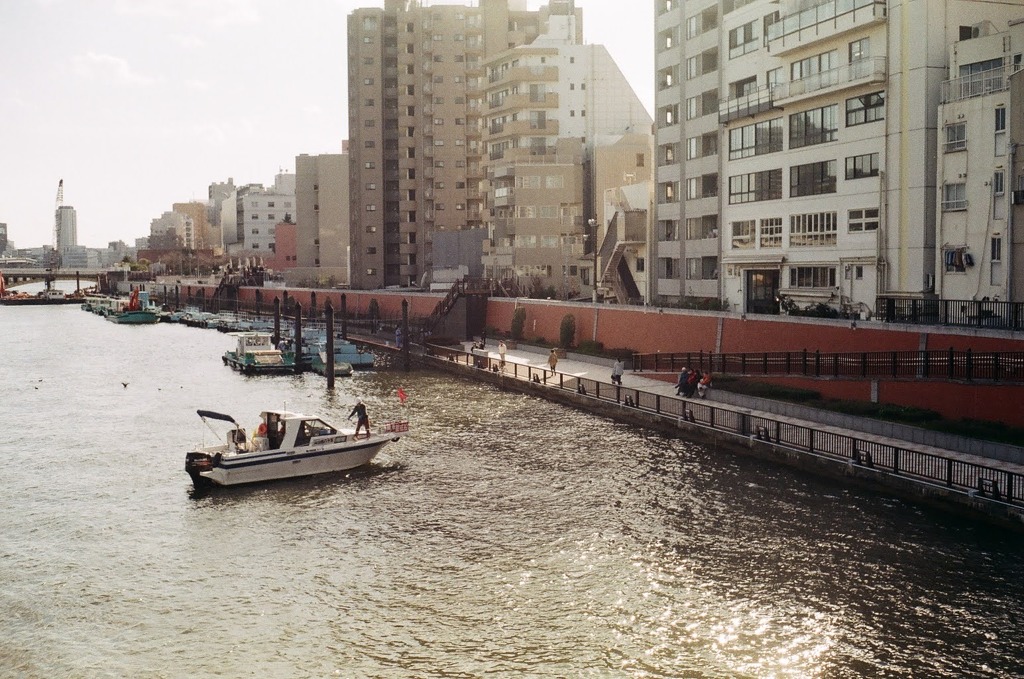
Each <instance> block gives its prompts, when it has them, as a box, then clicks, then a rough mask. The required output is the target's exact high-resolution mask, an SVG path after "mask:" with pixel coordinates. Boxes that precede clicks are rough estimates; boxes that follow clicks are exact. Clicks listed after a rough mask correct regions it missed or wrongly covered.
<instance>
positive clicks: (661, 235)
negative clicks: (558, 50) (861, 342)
mask: <svg viewBox="0 0 1024 679" xmlns="http://www.w3.org/2000/svg"><path fill="white" fill-rule="evenodd" d="M657 7H658V12H657V15H656V18H655V23H656V27H655V35H656V44H655V50H656V54H655V59H656V78H657V80H656V84H657V93H656V107H657V114H656V119H657V122H656V125H657V133H656V135H657V140H656V143H657V162H658V167H657V207H656V211H657V222H656V229H655V231H656V243H655V246H656V248H657V251H658V252H657V263H656V271H655V275H656V276H657V281H656V289H657V292H658V295H659V297H661V298H663V299H665V300H681V299H683V298H687V297H714V296H718V297H719V298H720V299H722V300H723V301H725V302H726V303H727V304H728V308H729V309H731V310H734V311H744V312H754V313H777V312H778V311H779V309H780V307H781V308H785V307H786V306H790V305H795V306H798V307H809V306H813V305H816V304H823V305H828V306H830V307H832V308H833V309H836V310H839V311H842V312H845V313H849V314H853V315H857V314H871V313H874V312H875V303H876V299H877V298H878V297H880V296H904V297H911V298H913V297H917V298H921V297H925V296H928V295H930V294H931V293H932V286H933V284H934V280H935V279H934V275H935V267H936V252H937V244H936V242H935V241H936V229H935V224H936V208H937V205H938V200H937V191H938V187H937V179H936V177H937V169H938V164H937V159H936V155H937V154H936V149H937V143H938V135H939V134H940V131H941V125H940V122H939V120H938V110H939V103H940V100H939V93H940V89H941V87H940V86H941V84H942V82H943V81H944V80H946V79H947V61H948V47H949V46H950V45H951V44H952V43H953V42H955V41H957V40H958V39H960V37H961V35H967V36H971V35H976V34H979V33H980V32H982V28H981V25H980V24H979V23H978V22H979V21H981V20H982V18H984V19H986V20H987V21H989V22H992V23H993V24H994V25H1002V26H1005V25H1006V24H1007V21H1008V20H1010V19H1013V18H1018V17H1019V15H1020V14H1021V10H1022V8H1021V6H1020V5H1019V4H1017V3H998V4H994V3H989V2H981V1H978V0H929V1H928V2H919V1H913V0H888V2H886V1H885V0H782V1H781V2H775V1H771V0H659V1H658V5H657ZM983 23H984V22H983ZM712 256H717V257H718V259H719V264H718V267H717V269H716V270H714V271H710V270H709V269H710V267H708V266H707V261H708V260H707V258H708V257H712Z"/></svg>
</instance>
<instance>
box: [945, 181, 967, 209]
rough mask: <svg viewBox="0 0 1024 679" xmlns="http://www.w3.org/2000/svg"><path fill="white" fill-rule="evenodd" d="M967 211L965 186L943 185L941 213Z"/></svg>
mask: <svg viewBox="0 0 1024 679" xmlns="http://www.w3.org/2000/svg"><path fill="white" fill-rule="evenodd" d="M966 209H967V184H966V183H964V182H959V183H957V184H943V186H942V211H943V212H953V211H955V210H966Z"/></svg>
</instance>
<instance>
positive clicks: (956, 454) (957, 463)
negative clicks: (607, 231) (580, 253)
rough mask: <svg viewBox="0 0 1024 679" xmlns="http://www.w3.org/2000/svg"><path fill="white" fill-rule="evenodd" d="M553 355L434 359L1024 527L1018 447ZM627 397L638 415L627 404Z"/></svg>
mask: <svg viewBox="0 0 1024 679" xmlns="http://www.w3.org/2000/svg"><path fill="white" fill-rule="evenodd" d="M392 348H393V347H392ZM547 351H548V349H547V348H544V347H529V346H527V347H522V346H518V347H517V348H516V349H509V350H507V351H506V354H505V362H506V364H505V366H504V369H503V370H501V371H499V372H498V373H497V374H496V373H494V372H493V368H495V367H496V366H498V364H499V360H500V356H499V354H498V347H497V341H494V340H492V341H490V342H488V343H487V345H486V349H483V350H481V349H474V348H473V343H472V342H463V343H462V344H461V345H457V346H456V347H452V348H451V350H450V351H437V352H433V353H434V355H435V356H437V357H439V358H442V359H446V361H447V362H449V363H450V362H456V363H458V364H461V365H463V366H465V367H466V368H467V369H469V368H477V369H476V370H471V371H470V372H472V373H476V374H479V375H486V376H488V377H491V376H496V375H500V376H501V378H502V379H504V378H507V377H510V376H511V377H514V378H517V381H522V382H524V383H526V384H528V385H529V387H530V389H532V390H538V389H539V390H540V392H538V393H540V394H541V395H554V394H555V393H557V394H558V396H559V397H560V399H559V400H565V399H566V397H568V398H569V399H571V402H573V403H576V404H579V405H582V406H586V405H587V403H588V402H589V403H592V404H593V405H594V406H595V408H594V409H595V410H596V411H597V412H602V413H604V414H611V415H612V416H618V417H621V416H623V415H625V416H628V417H629V418H630V419H635V420H637V421H643V420H644V417H643V416H651V417H650V418H649V421H650V422H654V423H656V424H657V425H665V424H668V426H669V427H670V428H682V429H686V430H690V431H691V432H694V433H703V434H708V433H713V434H715V435H717V434H718V433H719V432H724V433H726V434H728V435H730V436H728V438H730V439H731V443H732V444H735V445H738V446H741V447H744V448H747V449H749V450H750V451H751V452H752V453H753V454H755V455H758V456H763V457H767V458H771V459H775V460H778V461H781V462H784V463H786V464H790V465H792V466H795V467H799V468H804V469H810V470H812V471H816V472H822V473H825V474H826V475H832V476H841V477H843V478H850V479H853V480H856V481H858V482H860V483H861V484H862V485H867V486H869V487H876V488H878V489H880V490H881V489H882V488H883V487H884V488H889V489H894V490H896V491H898V492H899V493H900V494H903V495H907V496H913V497H916V498H918V499H922V500H925V501H926V502H928V503H929V504H935V505H939V506H945V507H947V508H956V507H958V506H959V507H961V508H967V509H969V510H972V511H973V512H980V513H982V514H987V515H989V516H990V517H992V518H995V519H997V520H999V521H1001V522H1006V523H1009V524H1012V525H1015V526H1017V527H1021V528H1024V463H1022V462H1021V460H1020V458H1019V449H1016V447H1014V446H998V445H996V444H991V445H989V446H988V449H989V450H990V452H991V453H992V455H993V456H988V455H979V454H976V453H972V452H968V450H970V449H971V448H976V447H977V445H976V444H978V442H976V441H971V440H968V439H962V440H960V441H957V438H958V437H951V438H950V439H947V440H949V441H953V442H954V443H952V444H950V445H944V446H941V447H940V446H934V445H927V444H923V443H920V442H917V441H915V440H913V439H914V438H920V437H912V436H898V435H896V434H898V433H900V432H901V431H902V432H909V431H910V430H913V429H914V428H907V427H903V428H899V427H896V428H893V427H889V426H887V423H882V422H878V421H873V420H871V421H866V426H864V427H859V428H857V429H851V428H849V427H843V426H837V425H835V424H830V423H829V420H830V419H832V420H835V419H838V417H837V416H835V414H833V413H827V412H825V411H818V413H817V414H818V415H820V417H815V418H814V419H811V418H801V417H794V416H793V415H791V414H787V413H786V412H785V410H786V405H787V404H781V403H780V404H777V405H778V406H779V407H778V408H775V407H772V408H771V409H770V410H769V409H765V406H766V405H769V406H770V405H771V404H772V403H773V402H768V401H765V400H764V399H752V398H748V397H744V396H742V395H739V394H732V393H729V392H722V391H718V390H717V389H715V388H714V387H713V386H712V388H711V389H710V390H709V391H708V395H707V398H706V399H697V398H692V399H684V398H682V397H678V396H676V393H675V384H674V379H672V377H671V376H668V375H663V376H662V378H663V379H659V378H658V377H656V376H653V375H651V374H643V373H639V372H633V371H631V370H627V371H626V372H625V374H624V375H623V377H622V387H621V388H620V389H616V388H615V387H614V386H613V385H612V384H611V379H610V378H611V363H612V362H611V360H610V359H605V358H598V357H590V356H585V355H581V354H568V355H567V357H566V358H562V359H559V361H558V364H557V367H556V370H555V371H554V372H552V371H551V370H550V369H549V367H548V364H547V359H548V354H547ZM481 367H483V368H485V370H482V371H481V370H480V369H479V368H481ZM669 379H671V381H668V380H669ZM545 390H550V392H551V394H545V393H544V392H545ZM626 396H630V398H631V400H632V402H633V403H635V404H636V407H635V408H629V407H628V406H626V405H625V403H624V402H625V399H626ZM609 406H610V407H611V409H609ZM627 408H628V409H627ZM872 429H874V430H876V431H871V430H872ZM702 430H703V431H702ZM919 431H920V430H919ZM880 432H884V433H880ZM960 443H964V445H959V444H960ZM1000 457H1002V458H1003V459H999V458H1000Z"/></svg>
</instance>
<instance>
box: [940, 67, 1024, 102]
mask: <svg viewBox="0 0 1024 679" xmlns="http://www.w3.org/2000/svg"><path fill="white" fill-rule="evenodd" d="M1022 67H1024V65H1022V64H1011V65H1009V66H1000V67H998V68H993V69H989V70H988V71H982V72H981V73H971V74H970V75H965V76H963V77H961V78H953V79H952V80H947V81H945V82H944V83H942V95H941V96H942V103H943V104H948V103H950V102H954V101H963V100H965V99H973V98H974V97H982V96H985V95H986V94H992V93H994V92H1002V91H1004V90H1006V89H1009V87H1010V76H1011V75H1013V74H1014V73H1016V72H1017V71H1019V70H1021V68H1022Z"/></svg>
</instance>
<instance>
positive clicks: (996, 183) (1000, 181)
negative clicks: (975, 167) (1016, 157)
mask: <svg viewBox="0 0 1024 679" xmlns="http://www.w3.org/2000/svg"><path fill="white" fill-rule="evenodd" d="M1005 186H1006V180H1005V175H1004V174H1003V171H1002V170H996V171H995V173H993V175H992V193H993V195H996V196H1001V195H1003V192H1004V191H1005Z"/></svg>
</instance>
